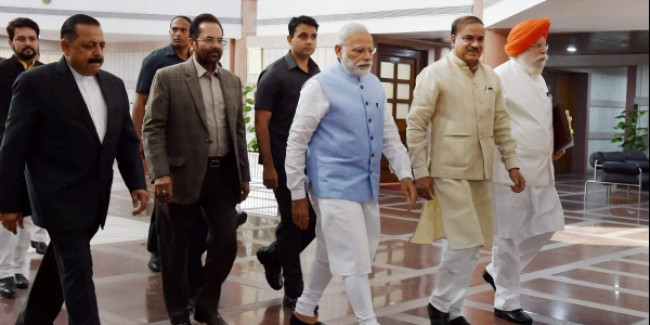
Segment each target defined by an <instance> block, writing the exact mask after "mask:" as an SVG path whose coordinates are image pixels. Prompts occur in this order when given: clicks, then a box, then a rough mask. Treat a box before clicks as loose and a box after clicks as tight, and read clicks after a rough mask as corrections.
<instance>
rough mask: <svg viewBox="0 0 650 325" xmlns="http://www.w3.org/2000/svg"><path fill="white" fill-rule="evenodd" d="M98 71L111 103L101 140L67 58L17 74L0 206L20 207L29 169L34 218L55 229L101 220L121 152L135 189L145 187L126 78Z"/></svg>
mask: <svg viewBox="0 0 650 325" xmlns="http://www.w3.org/2000/svg"><path fill="white" fill-rule="evenodd" d="M95 78H97V80H98V82H99V85H100V87H101V89H102V93H103V95H104V100H105V101H106V105H107V123H106V135H105V136H104V140H103V142H100V140H99V137H98V135H97V132H96V130H95V126H94V124H93V122H92V119H91V117H90V113H89V112H88V108H87V107H86V104H85V102H84V100H83V97H82V96H81V92H80V91H79V88H78V86H77V83H76V81H75V79H74V76H73V75H72V72H71V71H70V68H69V67H68V64H67V62H66V60H65V58H62V59H61V60H60V61H59V62H56V63H51V64H47V65H44V66H43V67H40V68H38V69H31V70H28V71H26V72H24V73H23V74H21V75H20V76H19V77H18V79H17V80H16V82H15V84H14V90H13V98H12V101H11V108H10V110H9V116H8V118H7V124H6V130H5V135H4V138H3V141H2V145H1V146H0V184H1V186H0V212H19V211H20V206H19V205H18V204H17V202H19V201H20V198H19V196H20V194H19V193H17V191H16V189H18V188H19V187H20V181H21V175H22V174H23V171H24V174H25V178H26V181H27V189H28V192H29V200H30V204H31V208H32V217H33V219H34V222H35V223H36V224H37V225H39V226H41V227H43V228H46V229H47V230H50V231H80V230H87V229H89V227H92V226H93V225H97V224H100V225H102V226H103V224H104V221H105V220H106V213H107V211H108V202H109V198H110V192H111V185H112V183H113V165H114V162H115V160H116V159H117V166H118V168H119V170H120V173H121V174H122V178H123V179H124V182H125V183H126V186H127V187H128V188H129V190H130V191H134V190H136V189H146V185H145V180H144V171H143V167H142V161H141V159H140V155H139V153H138V146H139V142H138V137H137V136H136V133H135V130H134V128H133V123H132V122H131V117H130V114H129V101H128V97H127V94H126V89H125V88H124V83H123V82H122V80H121V79H119V78H118V77H116V76H114V75H112V74H110V73H108V72H105V71H100V72H99V73H97V75H96V76H95Z"/></svg>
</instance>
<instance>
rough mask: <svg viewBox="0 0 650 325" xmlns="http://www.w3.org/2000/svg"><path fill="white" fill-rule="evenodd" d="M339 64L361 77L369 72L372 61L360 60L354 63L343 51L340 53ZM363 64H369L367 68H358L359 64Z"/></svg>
mask: <svg viewBox="0 0 650 325" xmlns="http://www.w3.org/2000/svg"><path fill="white" fill-rule="evenodd" d="M341 64H342V65H343V67H344V68H345V70H347V71H348V72H349V73H351V74H353V75H355V76H357V77H359V78H361V77H363V76H365V75H367V74H368V73H369V72H370V69H371V68H372V61H370V62H368V61H361V62H359V63H357V64H354V62H352V60H350V59H349V58H348V57H347V55H345V53H344V54H343V55H341ZM364 64H370V65H369V66H368V68H367V69H365V68H359V65H364Z"/></svg>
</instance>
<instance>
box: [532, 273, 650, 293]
mask: <svg viewBox="0 0 650 325" xmlns="http://www.w3.org/2000/svg"><path fill="white" fill-rule="evenodd" d="M541 279H547V280H549V281H554V282H561V283H566V284H572V285H577V286H582V287H587V288H592V289H601V290H606V291H610V292H616V291H618V292H622V293H626V294H630V295H634V296H640V297H645V298H648V297H650V294H648V291H640V290H635V289H629V288H621V287H615V286H612V285H605V284H600V283H594V282H589V281H583V280H576V279H573V278H569V277H567V276H560V275H549V276H546V277H542V278H541Z"/></svg>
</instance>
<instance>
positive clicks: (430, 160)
mask: <svg viewBox="0 0 650 325" xmlns="http://www.w3.org/2000/svg"><path fill="white" fill-rule="evenodd" d="M484 38H485V29H484V27H483V22H482V21H481V20H480V19H479V18H477V17H474V16H465V17H460V18H458V19H456V20H455V21H454V23H453V24H452V29H451V42H452V48H453V50H452V52H450V53H449V54H448V55H447V56H446V57H444V58H442V59H441V60H439V61H437V62H435V63H433V64H432V65H430V66H428V67H427V68H425V69H424V70H423V71H422V72H421V73H420V75H418V77H417V81H416V87H415V91H414V93H413V103H412V105H411V110H410V112H409V115H408V117H407V125H408V126H407V130H406V137H407V144H408V147H409V155H410V157H411V165H412V167H413V174H414V176H415V179H416V188H417V191H418V194H419V195H420V196H421V197H423V198H425V199H427V200H430V199H432V194H435V195H436V196H437V197H438V201H439V202H440V209H441V214H442V225H443V227H444V231H445V233H446V238H447V241H446V243H445V245H444V249H443V254H442V259H441V261H440V265H439V270H438V273H437V274H436V283H435V289H434V291H433V293H432V294H431V298H430V299H429V306H428V312H429V318H430V320H431V324H468V323H467V321H466V320H465V318H464V317H462V316H461V315H460V309H461V307H462V304H463V300H464V298H465V295H466V293H467V288H468V286H469V280H470V276H471V274H472V272H473V270H474V268H475V267H476V264H477V263H478V256H477V255H478V250H479V248H480V247H481V246H490V245H491V244H492V223H493V220H492V212H493V207H492V182H491V179H492V173H493V168H492V165H493V161H494V146H495V144H496V145H497V147H498V149H499V151H500V153H501V155H502V157H503V161H504V162H505V168H506V169H507V170H508V171H509V176H510V178H511V179H512V180H513V182H514V185H513V187H512V191H514V192H520V191H522V190H523V188H524V186H525V181H524V179H523V177H522V176H521V174H520V173H519V171H518V168H517V167H518V165H517V160H516V157H515V146H516V143H515V140H513V139H512V138H511V137H510V127H509V124H510V121H509V117H508V113H507V112H506V109H505V103H504V101H503V95H502V90H501V82H500V81H499V78H498V77H497V75H496V74H495V73H494V71H492V69H491V68H490V67H488V66H487V65H484V64H482V63H481V62H480V61H479V57H480V56H481V53H482V51H483V40H484ZM429 127H430V133H429V137H430V141H429V140H428V139H427V129H428V128H429ZM427 148H428V150H429V152H428V153H427ZM432 180H433V181H432Z"/></svg>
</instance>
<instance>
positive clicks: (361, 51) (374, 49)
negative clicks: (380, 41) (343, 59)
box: [342, 44, 377, 55]
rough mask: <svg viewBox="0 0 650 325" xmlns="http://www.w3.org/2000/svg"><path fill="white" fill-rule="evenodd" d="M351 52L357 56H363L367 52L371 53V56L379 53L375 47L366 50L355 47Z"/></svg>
mask: <svg viewBox="0 0 650 325" xmlns="http://www.w3.org/2000/svg"><path fill="white" fill-rule="evenodd" d="M342 46H348V45H347V44H343V45H342ZM351 50H352V52H354V53H355V54H357V55H363V54H364V53H366V52H368V53H370V55H373V54H375V53H377V48H376V47H374V46H373V47H366V48H363V47H361V46H355V47H353V48H351Z"/></svg>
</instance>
